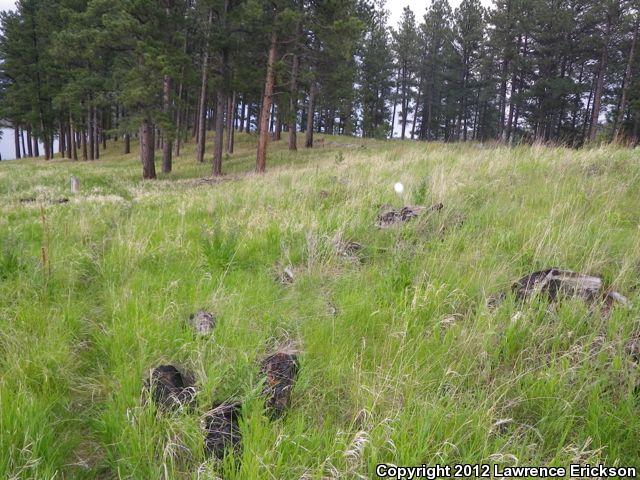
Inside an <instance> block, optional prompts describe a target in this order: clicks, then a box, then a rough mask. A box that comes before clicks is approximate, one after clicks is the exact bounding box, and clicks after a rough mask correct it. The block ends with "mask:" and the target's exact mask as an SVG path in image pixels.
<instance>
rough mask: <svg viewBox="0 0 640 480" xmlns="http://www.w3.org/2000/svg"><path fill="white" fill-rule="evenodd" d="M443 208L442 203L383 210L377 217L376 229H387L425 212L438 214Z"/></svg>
mask: <svg viewBox="0 0 640 480" xmlns="http://www.w3.org/2000/svg"><path fill="white" fill-rule="evenodd" d="M443 208H444V205H443V204H442V203H437V204H435V205H431V206H430V207H423V206H406V207H402V208H401V209H399V210H397V209H393V208H391V209H389V208H387V209H385V210H383V211H382V213H380V215H378V220H377V221H376V226H377V227H378V228H389V227H391V226H393V225H397V224H399V223H404V222H407V221H409V220H412V219H414V218H417V217H419V216H420V215H422V214H423V213H426V212H439V211H440V210H442V209H443Z"/></svg>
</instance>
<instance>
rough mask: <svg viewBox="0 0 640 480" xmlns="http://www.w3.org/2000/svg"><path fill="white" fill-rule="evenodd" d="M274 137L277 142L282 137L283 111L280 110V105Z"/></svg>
mask: <svg viewBox="0 0 640 480" xmlns="http://www.w3.org/2000/svg"><path fill="white" fill-rule="evenodd" d="M273 138H274V139H275V140H276V142H279V141H280V140H281V139H282V111H281V110H280V106H279V105H278V108H277V109H276V127H275V130H274V132H273Z"/></svg>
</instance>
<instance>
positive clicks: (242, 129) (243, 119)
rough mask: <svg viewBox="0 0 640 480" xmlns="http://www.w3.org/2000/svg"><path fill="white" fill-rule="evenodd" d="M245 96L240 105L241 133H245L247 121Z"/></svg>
mask: <svg viewBox="0 0 640 480" xmlns="http://www.w3.org/2000/svg"><path fill="white" fill-rule="evenodd" d="M244 97H245V96H244V95H242V102H241V103H240V133H242V132H244V121H245V110H246V104H245V98H244Z"/></svg>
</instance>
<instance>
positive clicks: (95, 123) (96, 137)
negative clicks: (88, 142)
mask: <svg viewBox="0 0 640 480" xmlns="http://www.w3.org/2000/svg"><path fill="white" fill-rule="evenodd" d="M93 148H95V152H94V154H93V156H94V158H95V159H96V160H99V159H100V127H99V126H98V109H97V108H95V107H94V108H93Z"/></svg>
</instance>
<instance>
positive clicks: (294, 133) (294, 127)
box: [289, 54, 300, 151]
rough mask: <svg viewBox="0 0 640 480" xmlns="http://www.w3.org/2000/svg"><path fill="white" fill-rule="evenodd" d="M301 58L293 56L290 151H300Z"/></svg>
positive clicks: (290, 98) (290, 90) (290, 95)
mask: <svg viewBox="0 0 640 480" xmlns="http://www.w3.org/2000/svg"><path fill="white" fill-rule="evenodd" d="M299 70H300V57H299V56H298V55H297V54H294V55H293V61H292V65H291V87H290V89H289V150H291V151H295V150H297V149H298V72H299Z"/></svg>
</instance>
